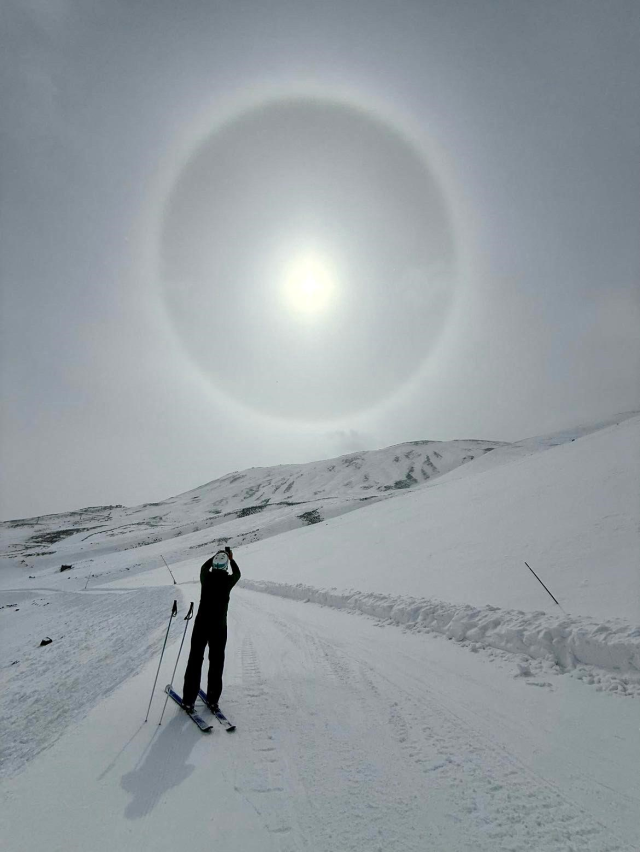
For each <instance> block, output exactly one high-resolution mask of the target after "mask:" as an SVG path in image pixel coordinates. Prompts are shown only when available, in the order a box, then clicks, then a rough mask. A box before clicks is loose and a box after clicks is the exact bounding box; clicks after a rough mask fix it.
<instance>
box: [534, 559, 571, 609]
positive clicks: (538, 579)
mask: <svg viewBox="0 0 640 852" xmlns="http://www.w3.org/2000/svg"><path fill="white" fill-rule="evenodd" d="M524 564H525V565H526V566H527V568H528V569H529V571H531V573H532V574H533V576H534V577H535V578H536V580H537V581H538V582H539V583H540V585H541V586H542V587H543V588H544V589H545V590H546V591H547V592H548V594H550V595H551V592H550V591H549V589H547V587H546V586H545V584H544V583H543V582H542V580H541V579H540V577H538V575H537V574H536V572H535V571H534V570H533V568H532V567H531V565H529V563H528V562H525V563H524ZM551 597H552V598H553V599H554V601H555V602H556V603H557V604H558V606H559V607H560V609H562V606H561V605H560V601H558V600H556V598H555V597H553V595H551ZM562 611H563V612H564V610H563V609H562Z"/></svg>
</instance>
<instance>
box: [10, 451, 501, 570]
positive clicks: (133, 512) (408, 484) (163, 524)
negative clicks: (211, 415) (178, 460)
mask: <svg viewBox="0 0 640 852" xmlns="http://www.w3.org/2000/svg"><path fill="white" fill-rule="evenodd" d="M503 446H506V445H504V444H502V443H499V442H495V441H475V440H470V441H448V442H441V441H412V442H409V443H406V444H398V445H397V446H393V447H387V448H385V449H382V450H373V451H368V452H365V451H363V452H360V453H350V454H348V455H345V456H340V457H339V458H335V459H328V460H324V461H318V462H310V463H308V464H299V465H295V464H291V465H279V466H276V467H270V468H251V469H249V470H245V471H236V472H233V473H229V474H227V475H226V476H223V477H222V478H220V479H216V480H214V481H213V482H209V483H207V484H206V485H203V486H201V487H199V488H196V489H194V490H193V491H188V492H186V493H184V494H180V495H178V496H177V497H172V498H170V499H168V500H165V501H163V502H160V503H146V504H144V505H142V506H134V507H131V508H128V507H125V506H97V507H88V508H85V509H79V510H77V511H75V512H67V513H65V514H58V515H46V516H43V517H38V518H24V519H20V520H14V521H6V522H4V523H2V524H0V554H1V557H0V558H1V559H3V560H4V562H3V563H2V562H0V568H1V567H2V565H3V564H4V567H5V569H6V568H8V567H11V566H13V567H14V568H15V569H16V571H14V572H13V574H14V576H15V577H16V578H19V577H20V576H23V575H25V574H26V575H27V576H28V574H32V573H36V574H37V573H38V572H39V570H42V569H44V568H46V567H50V566H55V567H56V568H59V567H60V564H61V563H65V562H66V563H69V562H71V563H75V562H76V561H79V560H82V559H86V558H90V557H96V556H98V555H100V554H112V553H114V552H117V551H122V550H130V549H132V548H144V547H145V546H146V545H149V544H154V543H157V542H166V541H168V540H170V539H174V538H175V537H179V536H189V535H192V534H193V533H200V532H202V533H203V535H201V536H200V537H199V538H194V539H190V541H189V544H188V545H186V544H183V548H182V549H183V550H184V552H185V554H187V553H188V549H189V547H190V546H193V547H195V548H196V549H197V548H198V547H200V546H202V547H212V546H213V547H216V546H219V545H220V544H224V543H226V542H228V541H231V540H233V542H234V543H235V544H241V543H243V542H244V541H255V540H256V539H258V538H265V537H267V536H270V535H275V534H276V533H279V532H283V531H285V530H288V529H293V528H295V527H301V526H304V525H307V524H313V523H318V522H319V521H322V520H324V519H325V518H330V517H334V516H336V515H340V514H343V513H345V512H350V511H352V510H353V509H357V508H360V507H361V506H362V505H364V504H365V503H366V502H370V501H375V500H381V499H384V498H388V497H390V496H393V495H394V494H397V493H399V492H402V491H403V490H404V489H408V488H413V487H416V486H417V485H419V484H421V483H424V482H427V481H429V480H432V479H434V478H436V477H438V476H441V475H443V474H445V473H448V472H449V471H451V470H453V469H455V468H456V467H459V466H460V465H464V464H466V463H468V462H470V461H473V460H474V459H476V458H478V457H479V456H482V455H484V454H486V453H488V452H489V451H491V450H494V449H495V448H497V447H503ZM6 560H9V561H6ZM154 564H155V563H154ZM4 574H5V578H6V576H7V571H6V570H5V572H4ZM0 582H2V578H0Z"/></svg>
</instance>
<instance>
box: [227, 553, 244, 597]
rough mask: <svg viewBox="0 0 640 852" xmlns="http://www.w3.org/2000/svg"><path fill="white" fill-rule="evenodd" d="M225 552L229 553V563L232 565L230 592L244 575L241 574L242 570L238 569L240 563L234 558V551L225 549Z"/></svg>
mask: <svg viewBox="0 0 640 852" xmlns="http://www.w3.org/2000/svg"><path fill="white" fill-rule="evenodd" d="M225 550H226V551H227V555H228V556H229V562H230V563H231V577H230V578H229V590H231V589H232V588H233V587H234V586H235V584H236V583H237V582H238V580H239V579H240V577H241V576H242V575H241V574H240V568H239V567H238V563H237V562H236V560H235V559H234V558H233V551H232V550H231V548H230V547H225Z"/></svg>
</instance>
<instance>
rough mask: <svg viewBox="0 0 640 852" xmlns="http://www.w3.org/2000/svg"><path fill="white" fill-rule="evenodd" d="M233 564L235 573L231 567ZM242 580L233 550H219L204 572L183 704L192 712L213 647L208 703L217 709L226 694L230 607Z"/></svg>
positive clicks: (201, 577) (202, 570)
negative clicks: (224, 672)
mask: <svg viewBox="0 0 640 852" xmlns="http://www.w3.org/2000/svg"><path fill="white" fill-rule="evenodd" d="M229 564H231V574H229V572H228V571H227V566H228V565H229ZM239 579H240V569H239V568H238V563H237V562H236V561H235V559H234V558H233V551H232V550H231V548H230V547H225V549H224V550H219V551H218V552H217V553H216V554H215V555H214V556H212V557H211V558H210V559H207V561H206V562H205V563H204V565H203V566H202V568H201V569H200V583H201V585H202V592H201V594H200V606H199V607H198V614H197V615H196V619H195V622H194V624H193V633H192V634H191V650H190V652H189V662H188V663H187V670H186V672H185V674H184V689H183V692H182V703H183V705H184V707H185V709H187V710H191V709H192V708H193V705H194V704H195V701H196V698H197V697H198V690H199V689H200V674H201V672H202V663H203V660H204V651H205V648H206V647H207V645H209V676H208V680H207V704H209V706H210V707H217V706H218V701H219V700H220V693H221V692H222V670H223V668H224V652H225V647H226V644H227V607H228V606H229V595H230V593H231V589H232V588H233V587H234V586H235V584H236V583H237V582H238V580H239Z"/></svg>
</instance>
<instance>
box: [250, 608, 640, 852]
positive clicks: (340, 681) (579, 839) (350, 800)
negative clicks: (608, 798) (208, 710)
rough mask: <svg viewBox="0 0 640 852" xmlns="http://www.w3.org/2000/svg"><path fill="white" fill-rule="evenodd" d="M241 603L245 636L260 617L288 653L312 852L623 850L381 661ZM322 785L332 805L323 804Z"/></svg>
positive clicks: (285, 673) (285, 679)
mask: <svg viewBox="0 0 640 852" xmlns="http://www.w3.org/2000/svg"><path fill="white" fill-rule="evenodd" d="M245 600H246V599H243V603H244V601H245ZM247 603H248V604H249V606H250V608H251V611H252V621H253V622H255V626H256V629H261V628H262V626H261V625H259V619H258V618H256V617H255V616H256V615H257V613H258V612H262V614H263V615H264V616H266V617H267V618H268V619H269V620H270V622H271V625H272V626H273V628H274V629H275V630H277V631H278V632H279V633H280V634H281V636H282V640H283V643H284V646H285V647H286V648H287V649H288V650H287V652H286V653H283V654H282V655H281V657H282V661H283V662H282V664H281V666H280V667H279V668H278V670H277V675H278V681H277V682H278V686H279V688H281V689H283V690H286V692H287V695H288V696H289V697H290V699H291V700H293V701H294V703H295V706H296V711H295V712H294V714H292V718H291V720H290V723H291V728H292V740H293V742H294V743H295V742H296V740H297V743H298V746H297V749H298V752H299V753H300V754H301V755H303V757H302V759H301V760H299V761H297V765H296V770H297V773H298V775H299V777H300V779H301V782H302V784H303V786H304V787H305V789H307V790H315V799H318V797H319V796H320V798H321V799H322V807H316V809H315V816H314V814H313V813H311V814H308V813H307V815H306V820H307V824H308V825H309V830H310V831H311V832H312V833H314V843H315V846H314V849H318V850H320V849H327V850H328V849H337V848H340V849H377V848H380V849H385V850H389V849H398V850H400V849H402V850H403V851H404V850H413V849H416V850H417V849H423V848H424V843H425V840H426V838H429V842H430V843H431V844H435V845H433V848H451V846H450V843H452V842H453V843H455V844H456V846H455V848H460V849H465V850H466V849H469V850H472V849H473V850H474V852H479V850H483V852H484V850H486V852H495V850H506V851H507V852H530V850H544V852H623V850H629V849H630V847H628V846H626V845H624V844H622V843H620V842H619V841H618V839H617V838H616V837H615V836H613V835H612V832H611V831H610V830H609V829H608V828H607V827H606V826H604V825H602V824H600V823H599V822H597V820H595V819H593V818H592V817H590V816H589V814H588V813H586V812H585V811H584V810H583V809H581V808H580V807H579V806H577V805H575V804H573V803H572V802H570V801H569V800H568V799H567V798H566V797H565V796H563V795H562V793H561V792H560V791H559V790H558V789H557V788H556V787H555V786H554V785H553V784H552V783H550V782H548V781H546V780H545V779H543V778H541V777H540V776H539V775H537V774H536V773H535V772H534V771H532V770H531V769H529V768H527V767H526V766H525V765H524V764H522V763H521V762H520V761H519V760H517V759H516V758H515V757H514V756H513V755H511V754H509V753H508V752H507V751H506V750H505V749H504V748H502V747H501V746H499V745H497V744H496V743H494V742H492V741H491V740H490V739H488V738H487V737H486V736H484V735H482V734H480V733H478V732H477V731H475V730H474V729H473V728H472V727H471V726H470V725H469V724H468V723H466V722H464V721H463V720H462V719H461V718H459V717H458V716H457V715H456V714H455V713H452V712H451V710H450V709H448V708H447V707H445V706H444V705H442V704H441V703H440V702H439V701H438V699H437V698H436V697H435V695H434V694H433V691H432V690H431V689H430V688H429V686H428V685H425V684H424V683H422V684H415V685H412V686H411V688H409V689H407V688H405V687H404V686H401V685H399V683H398V681H397V680H396V678H395V677H394V676H393V672H391V674H389V673H388V672H387V671H386V670H385V665H384V659H382V660H381V663H380V664H379V665H378V664H377V661H376V662H375V663H374V662H371V658H370V657H369V658H364V659H363V658H362V651H361V650H360V649H359V648H357V647H354V648H351V647H350V646H348V645H346V646H345V645H344V644H342V645H341V644H340V640H339V639H338V638H336V637H333V636H331V633H330V627H327V634H326V635H323V634H321V633H320V632H319V630H318V629H317V627H312V626H310V625H309V624H306V623H304V622H303V621H301V619H300V618H299V617H298V616H297V613H298V612H299V610H296V609H294V607H292V612H291V618H290V619H288V620H286V619H284V618H281V617H280V615H278V614H277V613H275V612H270V611H269V609H270V607H269V606H268V605H267V606H266V607H265V608H264V609H263V608H262V607H260V606H259V605H258V603H257V602H255V601H251V602H249V601H247ZM275 608H277V610H280V609H281V606H278V605H276V607H275ZM316 622H317V619H316ZM258 625H259V627H258ZM265 635H266V634H265ZM426 641H428V640H426ZM301 670H302V671H303V672H304V674H305V677H304V679H303V678H301ZM322 695H324V698H325V699H326V700H325V701H324V706H320V707H318V704H317V702H318V697H319V696H320V697H322ZM400 696H401V697H400ZM399 698H400V700H399ZM305 704H306V705H310V706H305ZM293 748H294V750H295V745H294V746H293ZM331 786H332V787H333V790H334V792H335V793H336V794H337V795H333V796H328V795H327V789H328V788H329V787H331ZM363 792H364V793H365V795H364V796H363ZM390 807H391V808H392V810H393V811H394V814H395V818H394V819H393V820H389V819H388V812H389V808H390ZM421 810H422V811H424V810H426V811H427V813H428V819H427V820H425V819H424V818H423V819H421V818H420V811H421ZM314 823H315V825H314ZM412 828H415V829H416V830H414V831H412ZM438 834H439V835H440V837H439V839H436V838H438ZM450 838H451V839H450ZM453 838H455V839H453ZM460 841H462V846H461V845H460Z"/></svg>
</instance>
